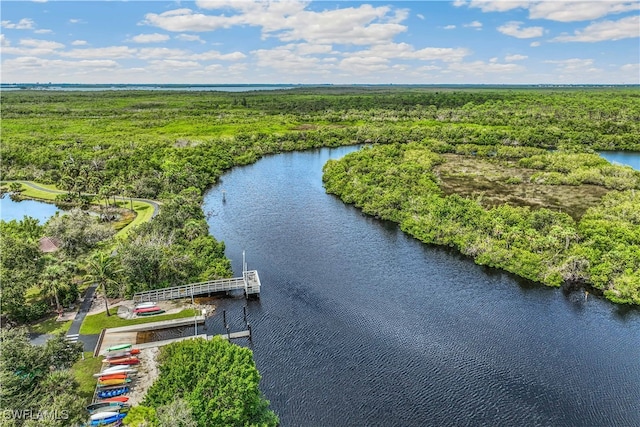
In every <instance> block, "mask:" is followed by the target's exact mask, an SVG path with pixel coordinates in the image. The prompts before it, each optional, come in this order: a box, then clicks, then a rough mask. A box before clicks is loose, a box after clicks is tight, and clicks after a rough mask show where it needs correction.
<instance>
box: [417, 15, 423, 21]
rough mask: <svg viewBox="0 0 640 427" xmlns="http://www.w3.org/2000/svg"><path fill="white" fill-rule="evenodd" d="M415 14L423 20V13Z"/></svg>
mask: <svg viewBox="0 0 640 427" xmlns="http://www.w3.org/2000/svg"><path fill="white" fill-rule="evenodd" d="M416 16H417V17H418V18H420V19H421V20H423V21H424V15H423V14H421V13H418V14H417V15H416Z"/></svg>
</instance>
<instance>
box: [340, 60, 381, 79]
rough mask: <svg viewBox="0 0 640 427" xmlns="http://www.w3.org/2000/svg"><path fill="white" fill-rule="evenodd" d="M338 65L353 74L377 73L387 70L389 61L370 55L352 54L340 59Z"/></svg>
mask: <svg viewBox="0 0 640 427" xmlns="http://www.w3.org/2000/svg"><path fill="white" fill-rule="evenodd" d="M339 67H340V68H341V69H342V70H345V71H349V72H350V73H351V74H355V75H357V74H363V73H365V74H368V73H377V72H381V71H386V70H388V69H389V61H388V60H387V59H385V58H376V57H372V56H352V57H349V58H345V59H343V60H342V61H340V64H339Z"/></svg>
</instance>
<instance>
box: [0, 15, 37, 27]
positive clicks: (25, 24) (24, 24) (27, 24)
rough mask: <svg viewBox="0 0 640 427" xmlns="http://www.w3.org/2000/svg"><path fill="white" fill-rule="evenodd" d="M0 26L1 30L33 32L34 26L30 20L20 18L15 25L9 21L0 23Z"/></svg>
mask: <svg viewBox="0 0 640 427" xmlns="http://www.w3.org/2000/svg"><path fill="white" fill-rule="evenodd" d="M0 25H1V26H2V28H7V29H11V30H33V28H34V26H35V22H33V19H30V18H22V19H21V20H20V21H18V22H17V23H13V22H11V21H1V22H0Z"/></svg>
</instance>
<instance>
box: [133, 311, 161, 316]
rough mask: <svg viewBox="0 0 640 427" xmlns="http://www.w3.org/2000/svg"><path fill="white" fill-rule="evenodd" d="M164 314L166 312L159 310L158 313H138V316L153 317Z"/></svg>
mask: <svg viewBox="0 0 640 427" xmlns="http://www.w3.org/2000/svg"><path fill="white" fill-rule="evenodd" d="M162 313H164V310H158V311H146V312H144V313H138V314H137V315H138V316H153V315H155V314H162Z"/></svg>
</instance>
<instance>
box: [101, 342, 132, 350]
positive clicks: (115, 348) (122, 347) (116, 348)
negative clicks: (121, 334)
mask: <svg viewBox="0 0 640 427" xmlns="http://www.w3.org/2000/svg"><path fill="white" fill-rule="evenodd" d="M131 347H133V346H132V345H131V344H116V345H112V346H111V347H109V348H108V349H107V351H117V350H124V349H127V348H131Z"/></svg>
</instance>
